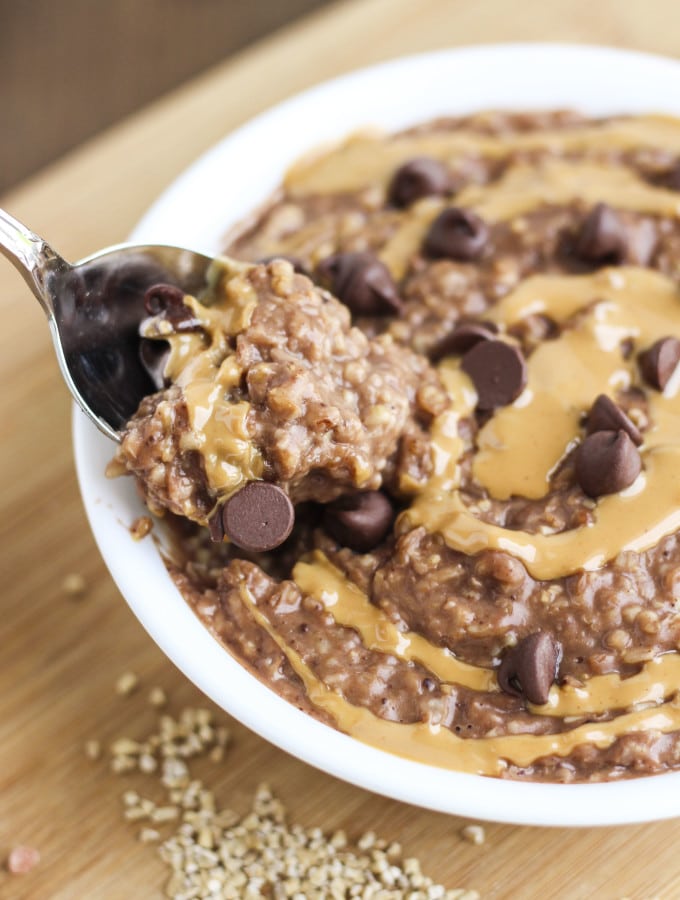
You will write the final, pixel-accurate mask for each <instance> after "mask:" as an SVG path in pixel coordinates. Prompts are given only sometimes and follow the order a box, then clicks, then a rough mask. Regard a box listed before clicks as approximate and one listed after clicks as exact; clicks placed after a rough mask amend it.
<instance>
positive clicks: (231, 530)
mask: <svg viewBox="0 0 680 900" xmlns="http://www.w3.org/2000/svg"><path fill="white" fill-rule="evenodd" d="M225 251H226V253H227V254H228V258H225V259H224V260H221V261H218V262H216V264H215V266H214V270H213V272H212V273H211V278H210V283H209V284H208V285H207V287H206V290H205V292H204V294H203V295H201V296H199V297H188V296H187V297H185V296H182V295H181V294H179V295H178V292H177V291H176V290H175V289H173V288H171V287H170V286H167V285H165V286H163V285H160V286H156V287H155V288H152V289H150V291H149V292H147V296H146V305H147V311H148V313H149V317H148V318H147V320H146V321H145V322H144V323H143V326H142V333H143V335H144V339H145V342H146V345H148V346H152V344H151V342H155V343H154V344H153V346H154V348H158V347H160V348H165V350H164V356H163V357H162V359H161V362H160V364H159V363H158V354H157V353H156V354H155V355H154V356H153V358H154V359H156V365H155V368H154V369H153V372H154V373H155V375H156V377H157V379H158V381H157V383H158V388H159V390H158V392H157V393H156V394H154V395H153V396H151V397H148V398H146V399H145V400H144V402H143V403H142V405H141V406H140V408H139V410H138V412H137V413H136V415H135V416H134V417H133V418H132V420H131V421H130V423H129V424H128V426H127V429H126V431H125V433H124V435H123V440H122V442H121V445H120V448H119V451H118V453H117V456H116V460H115V463H114V464H113V466H112V471H113V472H114V473H122V472H129V473H132V474H133V475H134V476H135V477H136V479H137V483H138V485H139V487H140V491H141V493H142V496H143V497H144V499H145V500H146V502H147V505H148V506H149V508H150V509H151V510H152V511H153V512H154V513H157V514H160V513H164V512H167V513H168V518H169V520H170V521H171V524H172V525H173V528H174V529H175V530H176V531H177V535H178V541H177V544H178V549H177V554H176V557H175V558H173V560H172V561H170V562H168V566H169V568H170V571H171V573H172V575H173V577H174V578H175V581H176V583H177V584H178V586H179V587H180V589H181V591H182V593H183V594H184V596H185V597H186V599H187V600H188V602H189V603H191V604H192V606H193V608H194V609H195V610H196V612H197V614H198V615H199V616H200V618H201V619H202V620H203V621H204V622H205V623H206V625H207V626H208V627H209V628H210V629H211V631H212V632H213V634H214V635H215V636H216V637H217V638H218V639H219V640H221V641H222V643H223V644H224V645H225V646H226V647H227V648H228V649H229V651H230V652H231V653H233V654H234V655H235V656H236V657H237V658H238V659H239V660H241V661H242V662H243V664H244V665H246V666H247V667H248V668H249V669H250V670H251V671H253V672H254V673H255V674H256V675H257V676H258V677H260V678H261V679H262V680H263V681H264V682H265V683H266V684H268V685H269V686H270V687H271V688H272V689H273V690H275V691H277V692H278V693H279V694H281V695H282V696H283V697H285V698H286V699H287V700H288V701H289V702H291V703H294V704H295V705H297V706H298V707H299V708H301V709H304V710H305V711H307V712H308V713H309V714H311V715H313V716H316V717H317V718H319V719H320V720H322V721H324V722H326V723H328V724H331V725H334V726H335V727H337V728H339V729H341V730H344V731H346V732H348V733H349V734H351V735H352V736H354V737H356V738H357V739H359V740H362V741H365V742H367V743H369V744H374V745H376V746H380V747H382V748H384V749H386V750H389V751H391V752H393V753H396V754H400V755H402V756H406V757H409V758H413V759H418V760H421V761H424V762H429V763H431V764H434V765H437V766H443V767H447V768H452V769H459V770H462V771H467V772H474V773H478V774H484V775H491V776H497V777H509V778H516V779H529V780H548V781H562V782H569V781H602V780H608V779H619V778H624V777H629V776H633V775H648V774H654V773H658V772H662V771H665V770H667V769H671V768H677V767H679V766H680V695H678V694H677V686H678V684H680V367H678V362H680V290H679V289H678V278H679V276H680V120H676V119H672V118H669V117H664V116H640V117H620V118H610V119H599V120H589V119H586V118H584V117H582V116H579V115H577V114H576V113H567V112H548V113H531V114H511V113H484V114H478V115H474V116H469V117H466V118H460V119H440V120H437V121H435V122H430V123H426V124H424V125H421V126H418V127H417V128H413V129H411V130H409V131H406V132H402V133H400V134H396V135H387V136H380V135H375V134H365V135H357V136H354V137H352V138H350V139H348V140H347V141H346V142H345V143H343V144H342V145H340V146H339V147H337V148H335V149H333V150H331V151H327V152H324V153H320V154H319V155H317V156H316V157H312V158H309V157H308V158H307V159H306V160H304V161H303V162H300V163H298V164H297V165H296V166H294V167H293V168H292V169H291V171H290V172H289V173H288V175H287V177H286V179H285V181H284V183H283V185H282V186H281V188H280V190H279V191H278V192H277V194H276V196H275V197H274V198H273V199H272V201H271V202H270V204H269V205H268V207H267V208H266V209H265V210H264V211H262V212H261V213H259V214H258V215H257V216H256V217H255V218H254V219H253V220H251V221H250V222H249V223H247V225H245V226H243V227H241V228H240V229H239V230H237V231H236V232H234V233H233V234H232V235H231V236H230V237H229V241H228V245H227V246H226V247H225ZM236 260H239V262H236ZM149 358H151V355H149Z"/></svg>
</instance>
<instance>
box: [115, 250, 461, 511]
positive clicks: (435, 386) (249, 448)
mask: <svg viewBox="0 0 680 900" xmlns="http://www.w3.org/2000/svg"><path fill="white" fill-rule="evenodd" d="M225 281H226V284H225ZM213 294H215V296H210V297H206V298H203V299H204V302H205V304H206V306H203V305H202V304H199V303H198V302H197V301H195V300H193V298H192V299H191V300H190V301H189V302H190V303H191V309H192V312H193V313H194V315H195V319H196V323H197V324H196V331H197V332H198V334H196V333H192V334H191V335H190V340H191V341H192V342H193V345H190V346H189V347H188V348H187V349H188V351H189V352H188V353H187V350H186V349H185V348H184V347H183V346H182V345H183V343H186V334H185V333H182V332H179V333H177V334H172V335H171V336H170V338H169V339H170V340H171V341H172V342H173V343H174V344H175V346H174V347H173V355H174V357H175V360H176V362H175V363H174V366H175V368H174V371H173V362H172V361H171V365H170V368H171V371H172V372H173V375H174V376H175V378H174V381H173V383H172V384H171V385H170V386H169V387H168V388H166V389H165V390H163V391H161V392H159V393H158V394H155V395H154V396H152V397H149V398H147V399H146V400H145V401H144V402H143V403H142V405H141V407H140V409H139V411H138V413H137V414H136V416H135V417H134V418H133V419H132V420H131V421H130V422H129V424H128V426H127V428H126V430H125V433H124V434H123V439H122V441H121V444H120V449H119V451H118V454H117V458H116V461H117V463H118V464H119V465H120V466H121V467H122V468H123V469H125V470H127V471H129V472H132V473H133V474H135V475H136V476H137V478H138V484H139V485H140V489H141V491H142V493H143V494H144V495H145V498H146V499H147V503H148V504H149V506H150V507H151V508H152V509H154V510H158V509H159V508H160V509H163V508H165V509H168V510H170V511H171V512H173V513H175V514H177V515H182V516H186V517H187V518H190V519H194V520H195V521H197V522H202V523H204V522H205V521H206V519H207V517H208V514H209V512H210V511H211V510H212V509H213V508H214V507H215V505H216V504H217V503H218V502H219V501H220V500H221V499H223V498H224V497H226V496H229V494H230V493H232V492H233V490H234V488H237V487H239V486H241V484H242V483H244V482H245V481H247V480H251V479H253V478H262V479H264V480H267V481H272V482H275V483H276V484H277V485H279V486H280V487H282V488H283V489H285V491H286V492H287V493H288V495H289V496H290V498H291V499H292V500H293V502H295V503H299V502H302V501H305V500H314V501H316V502H322V503H323V502H327V501H329V500H332V499H333V498H334V497H336V496H338V495H339V494H341V493H346V492H348V491H349V490H352V489H355V490H359V489H360V490H375V489H377V488H379V487H380V486H381V485H382V483H383V481H388V482H389V483H390V485H391V487H392V489H393V490H395V491H396V492H400V491H402V490H406V491H412V490H413V489H414V487H417V486H418V484H422V483H423V481H424V480H425V479H426V477H427V475H428V474H429V469H430V460H429V455H428V453H429V447H428V441H427V436H426V433H425V431H424V428H426V427H427V425H428V424H429V423H430V421H431V420H432V418H433V417H434V416H435V415H436V414H437V413H439V412H441V411H442V410H443V409H444V408H445V407H446V405H447V402H448V400H447V397H446V394H445V392H444V389H443V387H442V385H441V384H440V382H439V379H438V377H437V375H436V373H435V372H434V370H433V369H432V368H431V366H430V365H429V363H428V361H427V360H426V359H424V358H423V357H421V356H419V355H417V354H416V353H413V352H410V351H408V350H404V348H401V347H398V346H397V345H395V343H394V341H393V340H392V339H391V338H390V336H389V335H381V336H378V337H374V338H369V337H367V336H366V335H365V334H364V333H363V332H362V331H361V330H360V329H358V328H356V327H353V326H352V324H351V321H350V315H349V313H348V311H347V309H346V308H345V307H344V306H343V305H342V304H341V303H339V302H338V301H337V300H336V299H334V298H333V297H331V296H330V295H329V294H328V293H326V292H325V291H323V290H320V289H319V288H317V287H316V286H315V285H314V284H313V283H312V282H311V281H310V280H309V279H308V278H306V277H305V276H303V275H298V274H296V273H295V272H294V271H293V268H292V266H291V265H290V263H288V262H286V261H282V260H277V261H274V262H272V263H270V264H268V265H267V266H264V265H259V266H253V267H247V268H246V269H245V270H238V273H237V274H236V275H235V276H234V277H231V278H230V277H229V270H227V276H226V278H225V279H223V280H221V281H218V284H217V288H216V289H214V291H213ZM234 302H236V303H239V304H240V305H241V307H242V308H247V306H248V305H250V309H248V314H247V321H246V322H244V323H243V327H241V328H239V329H238V330H236V329H235V328H234V327H233V309H232V304H233V303H234ZM223 310H224V312H223V314H222V311H223ZM163 322H164V320H163V317H162V315H161V316H159V317H158V318H157V320H156V321H153V320H152V321H149V322H147V323H145V325H144V329H145V334H147V335H149V337H157V338H168V337H169V335H168V331H167V330H165V329H163V328H162V327H161V326H162V325H163ZM185 357H188V362H187V361H186V360H185Z"/></svg>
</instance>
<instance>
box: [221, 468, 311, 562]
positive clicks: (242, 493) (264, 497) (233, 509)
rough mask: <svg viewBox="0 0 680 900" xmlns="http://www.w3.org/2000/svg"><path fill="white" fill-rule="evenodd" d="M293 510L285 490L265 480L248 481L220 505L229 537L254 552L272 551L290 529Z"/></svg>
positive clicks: (243, 548)
mask: <svg viewBox="0 0 680 900" xmlns="http://www.w3.org/2000/svg"><path fill="white" fill-rule="evenodd" d="M294 522H295V510H294V509H293V504H292V503H291V502H290V498H289V497H288V495H287V494H286V492H285V491H283V490H281V488H280V487H278V486H277V485H275V484H270V483H269V482H267V481H251V482H249V483H248V484H247V485H246V486H245V487H242V488H241V489H240V490H239V491H237V492H236V493H235V494H232V495H231V497H230V498H229V499H228V500H227V502H226V503H225V504H224V506H223V507H222V526H223V528H224V533H225V535H226V536H227V537H228V538H229V540H230V541H231V542H232V543H233V544H236V546H237V547H241V549H242V550H250V551H252V552H254V553H263V552H264V551H265V550H273V549H274V548H275V547H278V546H279V544H282V543H283V542H284V541H285V540H286V538H287V537H288V535H289V534H290V533H291V531H292V529H293V524H294Z"/></svg>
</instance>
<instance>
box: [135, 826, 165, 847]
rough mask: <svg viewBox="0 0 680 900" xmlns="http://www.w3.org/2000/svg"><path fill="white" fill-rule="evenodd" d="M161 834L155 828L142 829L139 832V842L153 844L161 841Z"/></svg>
mask: <svg viewBox="0 0 680 900" xmlns="http://www.w3.org/2000/svg"><path fill="white" fill-rule="evenodd" d="M160 839H161V833H160V831H157V830H156V829H155V828H142V830H141V831H140V832H139V840H140V841H141V842H142V843H143V844H153V843H155V842H156V841H160Z"/></svg>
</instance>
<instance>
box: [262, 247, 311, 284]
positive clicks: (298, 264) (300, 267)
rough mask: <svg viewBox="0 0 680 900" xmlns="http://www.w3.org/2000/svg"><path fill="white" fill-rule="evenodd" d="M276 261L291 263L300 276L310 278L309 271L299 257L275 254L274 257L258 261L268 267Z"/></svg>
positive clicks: (266, 257)
mask: <svg viewBox="0 0 680 900" xmlns="http://www.w3.org/2000/svg"><path fill="white" fill-rule="evenodd" d="M276 259H282V260H284V261H285V262H287V263H290V264H291V266H292V267H293V269H294V270H295V271H296V272H297V273H298V275H306V276H307V277H308V278H309V270H308V269H307V267H306V266H305V264H304V263H303V262H302V260H301V259H300V258H299V257H297V256H288V255H287V254H284V253H275V254H274V255H273V256H263V257H262V258H261V259H258V263H259V264H260V265H263V266H266V265H269V263H270V262H274V260H276Z"/></svg>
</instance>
